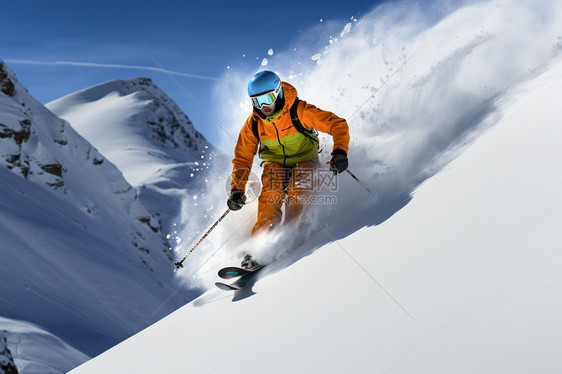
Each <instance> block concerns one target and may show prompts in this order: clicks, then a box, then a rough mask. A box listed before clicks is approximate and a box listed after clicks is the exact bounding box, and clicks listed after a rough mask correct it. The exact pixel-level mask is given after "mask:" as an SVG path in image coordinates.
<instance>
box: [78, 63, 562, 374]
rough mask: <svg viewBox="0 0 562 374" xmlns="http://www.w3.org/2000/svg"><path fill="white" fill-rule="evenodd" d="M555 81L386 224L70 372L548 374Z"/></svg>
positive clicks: (521, 98)
mask: <svg viewBox="0 0 562 374" xmlns="http://www.w3.org/2000/svg"><path fill="white" fill-rule="evenodd" d="M560 77H562V60H561V59H560V58H558V59H556V60H554V62H553V64H552V65H551V67H550V69H549V70H548V71H547V72H546V73H544V74H542V75H541V76H539V77H538V78H536V79H534V80H531V81H529V82H527V83H525V84H523V85H520V86H518V87H517V88H516V89H512V90H510V91H509V93H507V94H506V95H505V96H504V97H503V98H502V99H500V100H498V101H497V102H496V103H495V108H496V110H495V111H494V112H493V113H492V114H491V116H492V117H493V119H494V123H496V124H495V126H494V128H492V129H491V130H489V131H488V132H486V133H485V134H484V135H482V136H481V137H480V138H479V139H478V140H477V141H476V142H475V143H474V144H472V145H471V146H470V147H469V148H468V149H466V151H465V152H464V153H463V154H462V155H461V156H460V157H458V158H457V159H456V160H454V161H453V162H451V163H450V164H449V165H448V166H447V168H446V169H445V170H443V171H441V172H440V173H438V174H437V175H436V176H434V177H432V178H431V179H429V180H427V181H426V182H425V183H424V184H423V185H421V186H419V187H418V188H417V190H416V191H415V194H414V197H413V200H412V201H411V202H410V203H409V204H407V205H406V206H405V207H404V208H403V209H401V210H400V211H398V212H397V213H396V214H394V215H393V216H392V217H391V218H389V219H388V220H386V221H385V222H384V223H382V224H380V225H379V226H371V227H365V228H363V229H361V230H359V231H356V232H354V233H352V234H350V235H348V236H346V237H344V238H343V239H341V240H337V241H333V242H331V243H329V244H327V245H324V246H322V247H321V248H319V249H318V250H316V251H315V252H314V253H313V254H311V255H310V256H308V257H305V258H302V259H301V260H299V261H297V262H295V263H294V264H292V266H289V267H288V268H286V269H283V271H280V272H277V273H270V274H266V275H265V276H264V277H263V278H262V279H261V280H260V281H259V282H258V283H257V284H256V285H255V286H254V288H253V291H254V292H255V294H254V295H248V294H246V295H242V296H245V297H241V298H235V301H236V302H232V301H233V297H232V295H231V294H229V293H224V292H222V291H218V290H211V291H209V292H207V293H206V294H205V295H203V296H202V297H200V298H199V299H197V300H195V301H194V302H192V303H190V304H188V305H186V306H184V307H183V308H181V309H179V310H177V311H176V312H174V313H173V314H171V315H169V316H168V317H166V318H165V319H163V320H162V321H159V322H158V323H156V324H154V325H153V326H151V327H149V328H147V329H146V330H144V331H142V332H141V333H139V334H137V335H135V336H133V337H131V338H130V339H128V340H126V341H125V342H123V343H121V344H119V345H118V346H116V347H114V348H112V349H111V350H109V351H108V352H106V353H104V354H103V355H101V356H99V357H97V358H94V359H93V360H91V361H89V362H87V363H85V364H83V365H82V366H80V367H79V368H77V369H75V370H73V371H72V373H76V374H86V373H100V372H104V373H123V372H134V373H154V372H167V373H178V372H192V373H216V372H233V373H258V372H264V371H266V372H268V373H286V372H292V373H310V372H327V373H341V372H343V371H346V372H354V373H412V372H416V373H499V372H503V373H507V372H509V373H530V372H540V373H558V372H559V370H560V367H562V359H561V358H560V354H559V353H560V352H559V347H560V346H561V344H562V322H561V320H560V315H561V314H562V283H561V282H560V269H562V252H560V249H561V248H562V247H561V243H562V235H561V233H560V230H559V227H560V225H561V224H562V192H561V191H562V173H560V172H559V169H560V165H559V160H560V159H562V149H561V148H560V146H559V143H560V142H559V139H560V138H561V136H562V130H561V128H560V126H559V118H560V117H561V116H562V110H561V109H560V105H559V98H560V95H561V94H562V80H561V78H560ZM356 187H357V186H356ZM357 194H359V192H357ZM342 230H343V231H345V230H347V229H346V228H344V229H342ZM348 233H349V232H348ZM330 235H331V232H328V231H324V232H320V233H318V234H317V235H316V236H315V237H313V238H310V241H311V242H312V243H314V242H322V241H323V240H324V239H325V238H321V237H326V236H328V237H329V236H330ZM334 235H335V236H345V235H344V233H343V232H340V233H339V235H338V233H336V234H334ZM307 245H310V243H309V244H307ZM301 250H303V251H304V252H306V251H307V249H306V248H300V249H298V250H297V251H296V252H299V251H301ZM296 257H297V258H298V256H296ZM359 264H360V265H359ZM241 338H242V340H240V339H241Z"/></svg>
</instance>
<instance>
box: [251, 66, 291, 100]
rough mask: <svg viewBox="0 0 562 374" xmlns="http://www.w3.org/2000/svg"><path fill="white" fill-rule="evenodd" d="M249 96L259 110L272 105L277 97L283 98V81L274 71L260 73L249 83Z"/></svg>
mask: <svg viewBox="0 0 562 374" xmlns="http://www.w3.org/2000/svg"><path fill="white" fill-rule="evenodd" d="M248 95H249V96H250V97H251V98H252V102H253V103H254V106H255V107H256V108H258V109H260V108H261V107H262V105H271V104H273V103H274V102H275V100H276V99H277V97H280V98H283V86H282V84H281V79H280V78H279V76H278V75H277V74H275V73H274V72H272V71H269V70H264V71H260V72H258V73H256V74H254V76H253V77H252V79H250V82H248Z"/></svg>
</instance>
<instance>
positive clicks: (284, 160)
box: [271, 122, 289, 167]
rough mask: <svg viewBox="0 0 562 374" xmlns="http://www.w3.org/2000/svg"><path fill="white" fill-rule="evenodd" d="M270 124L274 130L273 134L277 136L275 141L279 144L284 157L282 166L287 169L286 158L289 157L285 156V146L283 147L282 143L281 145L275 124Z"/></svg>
mask: <svg viewBox="0 0 562 374" xmlns="http://www.w3.org/2000/svg"><path fill="white" fill-rule="evenodd" d="M271 124H272V125H273V127H274V128H275V133H276V134H277V141H278V142H279V145H280V146H281V149H282V150H283V154H284V155H285V157H284V158H283V166H285V167H287V157H289V155H287V153H286V152H285V146H284V145H283V143H281V138H280V137H279V130H278V129H277V126H275V123H273V122H272V123H271Z"/></svg>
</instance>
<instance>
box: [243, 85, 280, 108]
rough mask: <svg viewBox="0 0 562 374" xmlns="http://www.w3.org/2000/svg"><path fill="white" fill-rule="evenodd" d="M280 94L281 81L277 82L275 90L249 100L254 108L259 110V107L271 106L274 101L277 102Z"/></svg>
mask: <svg viewBox="0 0 562 374" xmlns="http://www.w3.org/2000/svg"><path fill="white" fill-rule="evenodd" d="M280 93H281V81H279V84H278V85H277V88H275V89H274V90H273V91H269V92H266V93H263V94H259V95H256V96H251V97H250V98H251V99H252V104H254V106H255V107H256V108H258V109H261V107H262V106H264V105H268V106H269V105H272V104H273V103H274V102H275V100H277V98H278V97H279V94H280Z"/></svg>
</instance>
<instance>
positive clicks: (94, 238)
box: [0, 62, 192, 373]
mask: <svg viewBox="0 0 562 374" xmlns="http://www.w3.org/2000/svg"><path fill="white" fill-rule="evenodd" d="M0 88H1V93H0V164H1V165H0V179H1V180H2V183H1V184H0V238H1V242H2V244H1V245H0V315H1V316H2V317H5V318H7V320H8V321H9V320H19V321H22V323H25V322H30V323H33V324H35V325H37V326H38V328H40V329H42V330H43V331H44V332H45V334H46V333H47V332H48V333H50V334H52V335H53V336H55V337H57V338H58V339H61V340H62V341H63V342H64V343H65V344H68V345H69V346H71V347H72V348H73V349H72V350H71V349H66V348H64V346H63V345H62V344H61V345H58V347H60V348H61V349H62V350H63V351H64V352H62V354H64V353H65V352H66V353H70V354H71V355H70V356H69V357H67V359H68V361H67V363H66V364H65V366H63V367H62V368H61V367H58V368H56V365H58V364H59V363H61V362H62V361H61V360H59V358H53V360H55V361H56V362H53V361H51V362H50V361H49V360H51V359H50V357H51V358H52V357H55V356H54V355H52V354H49V352H52V347H50V346H49V344H50V343H49V340H48V339H47V340H40V341H43V342H46V343H48V344H46V345H45V346H44V347H43V348H44V351H43V352H42V353H43V355H41V350H39V349H38V348H37V347H38V345H40V344H36V345H35V346H33V348H32V349H31V348H26V347H25V346H26V344H27V343H29V342H31V341H32V340H31V339H23V338H22V337H18V336H19V335H18V334H19V333H18V332H15V331H11V330H10V326H17V324H15V323H8V327H6V326H4V322H2V326H0V330H4V329H6V330H8V333H7V335H8V346H9V347H11V345H12V343H13V342H14V341H13V340H12V339H15V341H16V342H17V341H18V339H21V340H22V341H23V342H24V343H22V344H19V349H18V350H17V352H33V353H34V354H38V355H37V356H33V357H31V356H26V355H25V354H24V355H22V356H18V355H17V354H16V353H14V351H12V354H13V355H14V358H15V360H16V364H18V365H20V364H19V363H18V360H19V359H21V360H24V361H25V362H26V365H27V366H28V367H32V366H33V365H29V363H30V362H32V361H33V360H36V361H38V362H42V363H45V364H49V363H50V364H52V365H55V368H56V369H53V370H59V371H60V370H63V369H69V368H70V367H71V366H72V365H71V363H74V364H76V363H78V362H81V361H83V360H84V358H85V357H86V356H85V355H95V354H97V353H99V352H101V351H102V350H104V349H107V348H108V347H110V346H112V345H114V344H115V343H117V342H119V341H121V340H122V339H124V338H126V337H127V336H130V335H131V334H133V333H134V332H136V331H138V330H140V329H141V328H143V327H145V326H146V325H148V324H149V323H150V320H152V321H155V320H157V319H158V318H159V317H160V316H162V315H165V314H167V312H166V311H167V310H173V309H174V308H175V307H177V306H178V305H181V304H182V303H183V302H185V300H189V299H190V298H191V297H192V296H191V295H190V292H189V291H187V290H182V291H181V292H175V293H172V292H173V291H174V290H173V289H172V286H171V284H170V283H171V282H172V281H173V278H172V274H171V269H172V268H173V267H172V263H171V259H172V257H171V254H170V253H169V248H168V243H167V242H166V241H165V240H164V239H163V233H162V230H161V227H160V222H159V218H158V216H157V215H156V214H154V213H152V212H150V211H149V210H148V209H146V208H145V207H144V206H143V205H142V204H141V202H140V201H139V198H138V194H137V192H136V191H135V189H134V188H133V187H132V186H131V185H130V184H129V183H127V181H126V180H125V179H124V178H123V175H122V173H121V172H120V171H119V170H118V169H117V168H116V167H115V166H114V165H113V164H112V163H111V162H110V161H108V160H107V159H106V158H105V157H104V156H103V155H101V154H100V153H99V152H98V151H97V150H96V149H95V148H94V147H93V146H92V145H91V144H89V143H88V142H87V141H85V140H84V139H83V138H82V137H81V136H80V135H78V134H77V133H76V131H74V130H73V129H72V128H71V127H70V126H69V125H68V123H67V122H66V121H63V120H61V119H60V118H58V117H56V116H55V115H54V114H53V113H52V112H50V111H49V110H47V109H46V108H45V107H44V106H43V105H41V104H40V103H38V102H37V101H36V100H35V99H34V98H33V97H32V96H31V95H30V94H29V93H28V92H27V91H26V89H25V88H24V87H23V86H21V84H20V83H19V82H18V81H17V79H16V77H15V75H14V74H13V73H12V72H11V71H10V70H9V69H8V68H7V67H6V65H5V64H3V63H2V62H0ZM3 321H6V320H3ZM10 340H12V341H10ZM23 372H24V373H25V372H34V371H23ZM35 372H43V373H45V372H46V371H44V370H43V371H41V370H39V371H35Z"/></svg>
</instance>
